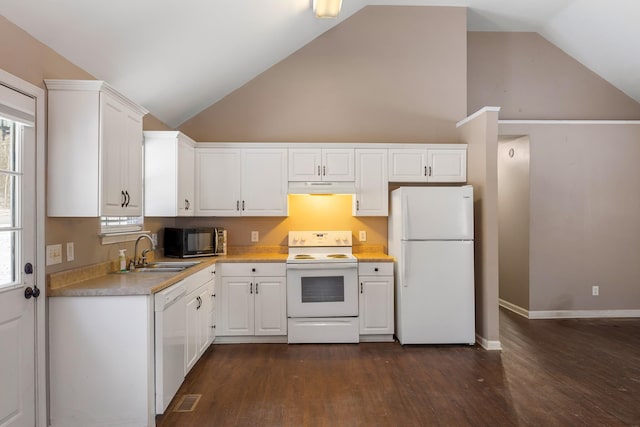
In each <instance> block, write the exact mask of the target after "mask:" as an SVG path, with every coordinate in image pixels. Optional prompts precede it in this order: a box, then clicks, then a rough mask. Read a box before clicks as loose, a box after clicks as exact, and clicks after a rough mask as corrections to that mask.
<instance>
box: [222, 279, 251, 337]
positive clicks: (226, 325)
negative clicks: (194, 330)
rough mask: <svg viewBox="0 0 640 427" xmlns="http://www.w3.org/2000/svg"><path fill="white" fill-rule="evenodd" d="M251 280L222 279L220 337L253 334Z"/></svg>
mask: <svg viewBox="0 0 640 427" xmlns="http://www.w3.org/2000/svg"><path fill="white" fill-rule="evenodd" d="M253 287H254V283H253V278H251V277H228V276H227V277H223V278H222V304H221V308H220V311H221V313H220V314H221V317H222V331H218V332H219V334H220V335H226V336H234V335H253V334H254V323H253V322H254V298H253Z"/></svg>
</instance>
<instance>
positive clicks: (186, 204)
mask: <svg viewBox="0 0 640 427" xmlns="http://www.w3.org/2000/svg"><path fill="white" fill-rule="evenodd" d="M189 206H191V203H189V199H184V210H185V211H188V210H189Z"/></svg>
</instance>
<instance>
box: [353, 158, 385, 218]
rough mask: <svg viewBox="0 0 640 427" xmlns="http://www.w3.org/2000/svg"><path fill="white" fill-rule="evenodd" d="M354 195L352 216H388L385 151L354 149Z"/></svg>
mask: <svg viewBox="0 0 640 427" xmlns="http://www.w3.org/2000/svg"><path fill="white" fill-rule="evenodd" d="M355 154H356V194H355V197H353V198H352V200H353V215H354V216H388V215H389V181H388V178H387V149H386V148H382V149H378V148H358V149H356V152H355Z"/></svg>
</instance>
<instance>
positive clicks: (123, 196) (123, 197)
mask: <svg viewBox="0 0 640 427" xmlns="http://www.w3.org/2000/svg"><path fill="white" fill-rule="evenodd" d="M120 194H121V195H122V203H121V204H120V207H121V208H124V204H125V203H126V202H127V196H125V195H124V190H120Z"/></svg>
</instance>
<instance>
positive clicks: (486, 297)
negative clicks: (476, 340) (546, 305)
mask: <svg viewBox="0 0 640 427" xmlns="http://www.w3.org/2000/svg"><path fill="white" fill-rule="evenodd" d="M459 131H460V134H461V137H462V139H463V141H465V142H466V143H467V144H468V152H467V154H468V155H467V158H468V163H467V181H468V183H469V184H472V185H473V196H474V232H475V236H474V237H475V277H476V283H475V285H476V332H477V333H478V335H480V336H481V337H482V338H483V339H485V340H487V341H490V342H492V343H493V345H495V343H499V341H500V334H499V324H498V176H497V175H498V165H497V150H498V112H497V111H484V112H481V113H480V114H479V115H478V116H476V117H475V118H473V119H470V120H469V121H467V122H466V123H465V124H464V125H462V126H461V127H460V129H459ZM489 345H492V344H491V343H490V344H489Z"/></svg>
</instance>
